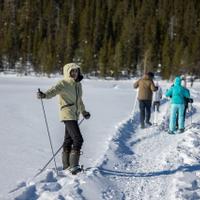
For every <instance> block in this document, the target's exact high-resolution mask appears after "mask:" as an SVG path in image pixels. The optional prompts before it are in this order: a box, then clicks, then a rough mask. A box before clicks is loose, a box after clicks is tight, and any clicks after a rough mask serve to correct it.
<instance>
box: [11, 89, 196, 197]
mask: <svg viewBox="0 0 200 200" xmlns="http://www.w3.org/2000/svg"><path fill="white" fill-rule="evenodd" d="M192 96H193V97H194V102H195V103H194V106H193V108H192V109H191V112H190V113H191V114H189V115H188V116H187V119H186V126H187V127H188V128H187V129H186V131H185V132H184V133H182V134H175V135H169V134H167V132H166V131H165V130H164V129H165V128H166V127H167V118H166V115H168V113H169V103H168V101H166V100H163V104H162V105H161V110H162V113H159V114H158V124H160V126H152V127H149V128H146V129H143V130H141V129H140V128H139V113H138V110H137V109H136V112H135V113H134V115H133V116H130V117H129V118H128V119H127V120H125V121H123V122H121V123H120V124H119V125H118V128H117V132H116V134H115V135H114V137H113V138H112V140H111V141H110V143H109V148H108V150H107V151H106V153H105V155H104V157H103V159H102V162H101V163H100V164H98V165H96V166H90V167H91V168H90V169H89V170H87V171H86V172H85V173H80V174H79V175H77V176H72V175H70V174H69V173H68V172H65V171H62V170H60V175H59V176H56V174H55V171H54V170H50V169H48V170H46V171H45V172H44V173H42V174H41V176H39V177H38V178H37V179H35V180H34V182H25V183H24V182H22V183H21V184H19V187H18V189H17V190H16V191H14V192H13V193H11V195H14V197H15V199H16V200H26V199H32V200H36V199H39V200H48V199H51V200H57V199H58V200H65V199H66V200H79V199H80V200H93V199H95V200H102V199H103V200H111V199H112V200H118V199H119V200H160V199H162V200H175V199H177V200H197V199H200V172H199V170H200V164H199V162H200V156H199V155H200V142H199V141H200V134H199V133H200V120H199V111H200V104H199V103H198V101H199V93H198V92H197V91H196V90H192ZM191 117H192V118H191ZM152 118H153V116H152ZM191 120H192V122H193V124H191ZM190 125H191V126H190Z"/></svg>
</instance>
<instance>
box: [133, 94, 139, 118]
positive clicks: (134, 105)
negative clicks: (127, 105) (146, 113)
mask: <svg viewBox="0 0 200 200" xmlns="http://www.w3.org/2000/svg"><path fill="white" fill-rule="evenodd" d="M138 92H139V90H137V92H136V96H135V102H134V104H133V110H132V112H131V115H132V117H134V113H135V109H136V104H137V97H138Z"/></svg>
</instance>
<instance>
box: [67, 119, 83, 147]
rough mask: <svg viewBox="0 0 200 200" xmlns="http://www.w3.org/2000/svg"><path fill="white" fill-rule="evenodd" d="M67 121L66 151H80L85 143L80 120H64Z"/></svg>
mask: <svg viewBox="0 0 200 200" xmlns="http://www.w3.org/2000/svg"><path fill="white" fill-rule="evenodd" d="M64 123H65V139H64V143H63V150H64V151H71V150H72V149H73V150H77V151H80V149H81V147H82V144H83V137H82V135H81V132H80V129H79V126H78V122H77V121H76V120H71V121H64Z"/></svg>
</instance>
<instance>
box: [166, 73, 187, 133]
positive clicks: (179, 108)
mask: <svg viewBox="0 0 200 200" xmlns="http://www.w3.org/2000/svg"><path fill="white" fill-rule="evenodd" d="M166 96H167V97H171V110H170V122H169V133H170V134H174V133H175V131H176V115H177V114H178V129H179V132H180V133H182V132H184V129H185V126H184V121H185V120H184V110H185V98H190V92H189V90H187V89H186V88H184V87H183V86H181V78H180V77H179V76H177V77H176V78H175V81H174V85H173V86H172V87H171V88H170V89H169V90H167V92H166Z"/></svg>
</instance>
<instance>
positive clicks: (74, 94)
mask: <svg viewBox="0 0 200 200" xmlns="http://www.w3.org/2000/svg"><path fill="white" fill-rule="evenodd" d="M63 73H64V79H63V80H61V81H59V82H58V83H57V84H56V85H55V86H53V87H51V88H50V89H49V90H47V91H46V92H41V91H40V92H38V93H37V97H38V98H45V99H50V98H52V97H54V96H56V95H59V107H60V112H59V114H60V121H62V122H64V124H65V138H64V143H63V152H62V162H63V169H69V170H70V171H71V173H72V174H76V173H78V172H80V171H81V168H80V165H79V158H80V150H81V147H82V144H83V137H82V135H81V132H80V129H79V126H78V119H79V115H80V113H82V115H83V117H84V118H85V119H89V118H90V113H89V112H87V111H86V110H85V106H84V104H83V101H82V85H81V83H80V81H81V80H82V79H83V76H82V75H81V72H80V67H79V66H78V65H77V64H75V63H69V64H66V65H65V66H64V68H63Z"/></svg>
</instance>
